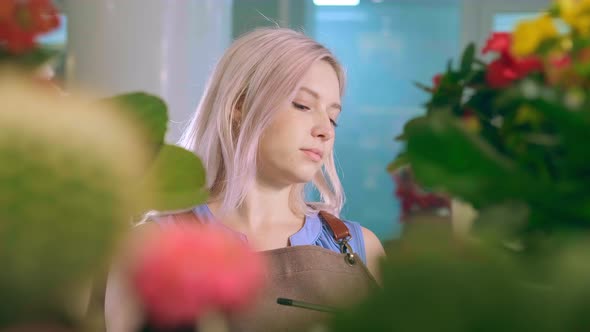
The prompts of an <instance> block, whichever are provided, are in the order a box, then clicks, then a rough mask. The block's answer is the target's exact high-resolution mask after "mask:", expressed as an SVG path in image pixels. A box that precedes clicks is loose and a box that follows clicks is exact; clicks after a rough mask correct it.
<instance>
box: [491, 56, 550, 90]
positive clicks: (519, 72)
mask: <svg viewBox="0 0 590 332" xmlns="http://www.w3.org/2000/svg"><path fill="white" fill-rule="evenodd" d="M542 68H543V63H542V62H541V61H540V60H539V59H538V58H535V57H528V58H524V59H516V58H514V57H512V56H511V55H509V54H507V53H504V54H503V55H502V56H500V58H498V59H496V60H494V61H492V62H491V63H490V64H489V65H488V68H487V71H486V81H487V82H488V84H489V85H490V86H491V87H492V88H503V87H506V86H508V85H510V84H511V83H512V82H513V81H515V80H518V79H520V78H522V77H524V76H526V75H528V74H529V73H531V72H533V71H539V70H541V69H542Z"/></svg>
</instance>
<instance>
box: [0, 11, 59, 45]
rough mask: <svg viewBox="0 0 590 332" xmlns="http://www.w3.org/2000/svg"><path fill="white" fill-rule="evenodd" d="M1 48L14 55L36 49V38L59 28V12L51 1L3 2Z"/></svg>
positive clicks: (0, 18) (0, 29)
mask: <svg viewBox="0 0 590 332" xmlns="http://www.w3.org/2000/svg"><path fill="white" fill-rule="evenodd" d="M2 1H3V3H2V4H0V46H3V47H5V48H6V49H7V50H8V51H9V52H11V53H13V54H21V53H24V52H26V51H29V50H31V49H33V48H34V47H35V38H36V37H37V36H38V35H40V34H43V33H46V32H49V31H51V30H53V29H55V28H57V27H58V26H59V16H58V13H57V10H56V9H55V7H54V6H53V4H52V2H51V1H50V0H22V1H17V0H2Z"/></svg>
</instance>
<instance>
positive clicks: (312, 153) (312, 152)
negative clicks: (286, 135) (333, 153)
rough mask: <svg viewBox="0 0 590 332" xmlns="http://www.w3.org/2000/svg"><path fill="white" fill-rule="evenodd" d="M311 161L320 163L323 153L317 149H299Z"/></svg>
mask: <svg viewBox="0 0 590 332" xmlns="http://www.w3.org/2000/svg"><path fill="white" fill-rule="evenodd" d="M301 151H303V153H305V154H306V155H307V156H308V157H309V158H310V159H311V160H313V161H320V160H322V158H323V156H324V152H323V151H322V150H319V149H301Z"/></svg>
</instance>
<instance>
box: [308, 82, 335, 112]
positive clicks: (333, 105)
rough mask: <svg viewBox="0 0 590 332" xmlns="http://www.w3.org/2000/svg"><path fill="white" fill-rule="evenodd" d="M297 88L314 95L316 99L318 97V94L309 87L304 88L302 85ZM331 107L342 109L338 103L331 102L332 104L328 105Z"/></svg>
mask: <svg viewBox="0 0 590 332" xmlns="http://www.w3.org/2000/svg"><path fill="white" fill-rule="evenodd" d="M299 90H301V91H304V92H307V93H309V94H310V95H312V96H314V97H315V98H316V99H320V94H319V93H317V92H315V91H313V90H312V89H310V88H306V87H304V86H302V87H301V88H300V89H299ZM330 106H331V107H334V108H337V109H338V110H340V111H342V106H341V105H340V104H338V103H333V104H332V105H330Z"/></svg>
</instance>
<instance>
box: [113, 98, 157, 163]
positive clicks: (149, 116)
mask: <svg viewBox="0 0 590 332" xmlns="http://www.w3.org/2000/svg"><path fill="white" fill-rule="evenodd" d="M103 101H104V102H108V103H114V104H115V105H116V106H119V107H120V109H121V110H122V111H123V112H125V113H126V114H127V115H128V116H129V118H130V119H131V121H133V123H135V124H138V125H139V126H140V129H141V130H142V132H143V133H144V135H145V137H146V142H147V143H148V144H149V146H150V147H152V149H153V151H154V153H157V151H158V150H159V149H160V147H161V146H162V144H164V135H165V134H166V127H167V126H168V110H167V107H166V103H165V102H164V101H163V100H162V99H160V98H159V97H157V96H154V95H150V94H147V93H143V92H133V93H127V94H122V95H117V96H114V97H111V98H107V99H104V100H103Z"/></svg>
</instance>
